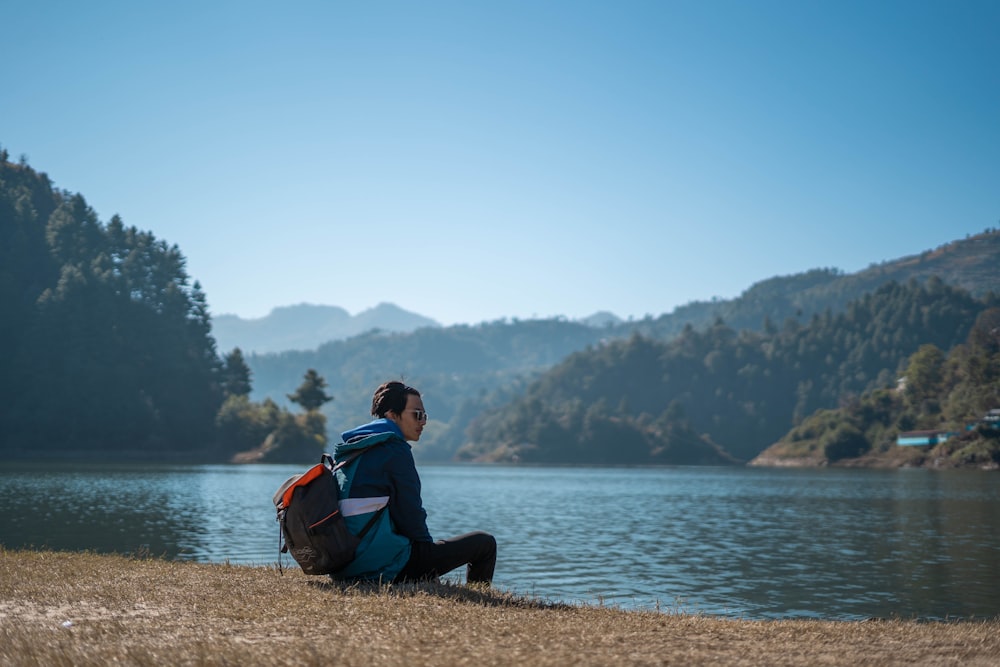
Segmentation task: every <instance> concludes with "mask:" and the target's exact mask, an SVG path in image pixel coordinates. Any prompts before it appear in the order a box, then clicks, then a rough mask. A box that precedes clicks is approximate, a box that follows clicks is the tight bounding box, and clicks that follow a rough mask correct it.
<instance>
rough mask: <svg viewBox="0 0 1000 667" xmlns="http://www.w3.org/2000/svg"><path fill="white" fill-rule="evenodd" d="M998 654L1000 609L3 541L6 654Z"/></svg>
mask: <svg viewBox="0 0 1000 667" xmlns="http://www.w3.org/2000/svg"><path fill="white" fill-rule="evenodd" d="M108 664H116V665H241V666H242V665H269V666H270V665H297V666H300V665H348V666H350V665H364V666H366V667H367V666H371V665H476V666H479V665H630V664H631V665H963V666H966V665H1000V619H993V620H986V621H978V622H975V621H965V622H954V623H921V622H916V621H909V620H880V621H865V622H837V621H806V620H787V621H750V620H732V619H719V618H711V617H707V616H700V615H690V614H683V613H658V612H653V611H625V610H620V609H611V608H601V607H588V606H567V605H560V604H551V603H548V602H545V601H540V600H532V599H527V598H524V597H518V596H514V595H510V594H508V593H504V592H500V591H495V590H491V589H482V588H471V587H464V586H456V585H452V584H427V585H421V586H415V585H407V586H382V587H380V586H374V585H372V586H346V587H345V586H339V585H334V584H332V583H330V582H329V581H327V580H325V578H322V577H307V576H305V575H303V574H302V573H301V572H300V571H299V570H298V569H294V570H286V571H285V573H284V575H281V574H279V573H278V571H277V570H276V569H274V568H270V567H243V566H232V565H221V564H215V565H212V564H195V563H183V562H173V561H165V560H159V559H143V558H129V557H125V556H106V555H95V554H86V553H83V554H81V553H55V552H44V551H43V552H36V551H7V550H3V548H2V547H0V665H4V666H7V665H15V666H18V665H39V666H41V665H45V666H51V665H67V666H69V665H73V666H81V665H108Z"/></svg>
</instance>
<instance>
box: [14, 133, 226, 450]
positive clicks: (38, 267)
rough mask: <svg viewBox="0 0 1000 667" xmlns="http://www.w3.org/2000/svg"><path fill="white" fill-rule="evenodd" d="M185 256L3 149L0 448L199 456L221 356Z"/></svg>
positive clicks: (206, 439)
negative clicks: (99, 211)
mask: <svg viewBox="0 0 1000 667" xmlns="http://www.w3.org/2000/svg"><path fill="white" fill-rule="evenodd" d="M184 264H185V262H184V258H183V256H182V255H181V253H180V251H179V250H178V248H177V247H176V246H170V245H168V244H167V243H165V242H164V241H161V240H158V239H157V238H156V237H155V236H154V235H153V234H151V233H149V232H143V231H140V230H138V229H136V228H135V227H127V226H125V224H124V223H123V222H122V221H121V220H120V219H119V218H118V217H117V216H116V217H113V218H112V219H111V221H110V222H109V223H108V224H106V225H105V224H102V223H101V222H99V221H98V219H97V216H96V214H95V213H94V211H93V210H92V209H90V207H89V206H87V203H86V201H85V200H84V199H83V197H82V196H81V195H76V194H70V193H67V192H62V191H59V190H56V189H55V188H54V187H53V186H52V183H51V182H50V181H49V179H48V177H47V176H46V175H45V174H43V173H39V172H36V171H34V170H33V169H31V168H30V167H29V166H27V164H24V163H22V164H14V163H11V162H9V161H8V160H7V153H6V151H3V150H0V310H2V312H3V317H2V318H0V349H2V350H3V354H2V355H0V405H2V408H0V455H8V454H14V453H18V452H20V453H32V452H34V453H36V454H41V453H43V452H45V451H46V449H49V450H61V451H73V452H79V453H84V452H88V451H91V452H97V451H115V452H119V453H124V452H128V454H123V455H131V454H133V453H141V452H145V453H152V454H153V455H156V456H159V455H160V454H166V453H169V451H174V452H186V453H189V454H192V455H194V454H195V453H197V456H200V455H201V454H202V453H204V450H205V449H206V448H207V447H209V446H210V444H211V443H212V442H213V440H214V429H215V424H214V420H215V416H216V413H217V411H218V410H219V407H220V405H221V404H222V402H223V399H224V392H223V389H222V387H221V374H222V363H221V360H220V359H219V358H218V357H217V355H216V351H215V342H214V340H213V339H212V337H211V335H210V328H211V321H210V318H209V315H208V310H207V308H206V305H205V296H204V294H203V293H202V292H201V290H200V288H199V286H198V283H197V282H195V283H192V282H191V280H190V278H189V277H188V275H187V273H186V271H185V268H184Z"/></svg>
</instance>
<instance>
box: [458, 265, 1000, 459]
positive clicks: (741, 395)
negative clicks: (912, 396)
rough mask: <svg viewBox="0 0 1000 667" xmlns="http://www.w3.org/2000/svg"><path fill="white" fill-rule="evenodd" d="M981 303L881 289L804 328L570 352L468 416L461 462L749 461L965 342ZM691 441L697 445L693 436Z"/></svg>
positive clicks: (633, 340) (952, 292)
mask: <svg viewBox="0 0 1000 667" xmlns="http://www.w3.org/2000/svg"><path fill="white" fill-rule="evenodd" d="M990 303H996V299H995V298H994V297H992V296H991V297H989V299H988V301H981V300H977V299H975V298H973V297H972V296H971V295H970V294H969V293H968V292H965V291H964V290H960V289H956V288H953V287H949V286H947V285H945V284H944V283H942V282H941V281H940V280H937V279H931V280H930V281H929V282H928V283H927V284H926V285H921V284H918V283H917V282H916V281H912V282H910V283H909V284H907V285H899V284H896V283H890V284H889V285H886V286H884V287H882V288H880V289H879V290H877V291H876V292H874V293H873V294H870V295H867V296H865V297H863V298H861V299H860V300H858V301H856V302H852V303H851V304H849V305H848V307H847V308H846V310H845V311H844V312H842V313H840V314H837V315H834V314H832V313H830V312H827V313H826V314H824V315H822V316H819V315H817V316H814V317H813V318H812V320H811V321H810V322H809V323H808V324H807V325H805V326H801V325H799V324H798V323H797V322H796V321H795V320H791V319H790V320H787V321H786V322H785V324H784V326H783V327H781V328H780V329H778V328H775V327H773V326H771V327H769V328H768V329H766V330H765V331H763V332H753V331H747V330H744V331H739V332H738V331H736V330H734V329H732V328H731V327H729V326H727V325H726V324H724V323H723V322H721V321H719V322H717V323H716V324H715V325H714V326H712V327H710V328H709V329H707V330H705V331H698V330H696V329H694V328H693V327H688V328H686V329H685V330H684V331H683V332H682V333H681V335H680V336H678V337H677V338H676V339H674V340H672V341H666V342H664V341H656V340H653V339H650V338H647V337H644V336H641V335H639V334H634V335H633V336H632V337H630V338H629V339H628V340H623V341H611V342H608V343H606V344H602V345H598V346H595V347H592V348H590V349H587V350H584V351H582V352H578V353H575V354H573V355H571V356H570V357H569V358H568V359H566V360H565V361H564V362H562V363H560V364H559V365H557V366H556V367H554V368H553V369H551V370H550V371H548V372H546V373H544V374H543V375H541V376H540V377H539V378H538V379H536V380H535V381H533V382H532V383H531V384H530V385H529V386H528V388H527V389H526V391H525V392H524V395H523V396H520V397H518V398H516V399H515V400H513V401H512V402H510V403H509V404H507V405H504V406H502V407H500V408H497V409H494V410H492V411H490V412H488V413H486V414H483V415H481V416H480V417H478V418H477V419H476V420H475V421H474V422H473V424H472V426H471V428H470V429H469V438H468V440H469V442H468V444H467V445H466V446H464V447H463V448H462V449H461V450H460V452H459V455H460V456H461V457H462V458H467V459H472V460H512V459H515V460H523V461H538V462H552V463H554V462H570V461H586V462H601V463H612V462H620V463H651V462H657V463H721V462H724V461H725V460H726V459H727V456H726V455H728V458H729V459H732V460H741V461H747V460H749V459H751V458H753V457H754V456H756V455H757V454H759V453H760V452H761V451H762V450H763V449H765V448H766V447H767V446H768V445H770V444H772V443H774V442H775V441H777V440H778V439H779V438H780V437H781V436H782V435H784V434H785V433H786V432H787V431H788V430H789V429H790V428H791V427H792V426H793V425H794V424H796V423H798V422H799V421H801V420H802V419H804V418H805V417H807V416H808V415H810V414H812V413H813V412H815V411H816V410H818V409H820V408H834V407H837V406H838V405H839V404H840V402H841V401H842V400H845V399H847V398H848V397H851V396H858V395H860V394H862V393H863V392H865V391H870V390H872V389H875V388H878V387H884V386H890V385H894V384H895V382H896V378H897V375H898V372H899V371H901V370H902V364H903V363H904V362H905V361H906V359H907V358H908V357H909V356H910V355H911V354H913V353H914V352H916V351H917V350H918V349H919V348H920V346H922V345H926V344H931V345H934V346H936V347H937V348H939V349H943V350H948V349H951V348H952V347H953V346H955V345H957V344H959V343H961V342H963V341H965V340H966V337H967V336H968V334H969V331H970V330H971V328H972V325H973V323H974V322H975V320H976V317H977V316H979V315H980V313H982V312H983V311H984V310H986V309H987V308H988V307H989V305H988V304H990ZM695 434H700V435H697V436H696V435H695Z"/></svg>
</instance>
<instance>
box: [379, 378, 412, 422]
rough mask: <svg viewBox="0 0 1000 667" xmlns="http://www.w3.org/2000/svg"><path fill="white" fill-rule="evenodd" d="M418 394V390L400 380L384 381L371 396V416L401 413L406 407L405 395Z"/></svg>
mask: <svg viewBox="0 0 1000 667" xmlns="http://www.w3.org/2000/svg"><path fill="white" fill-rule="evenodd" d="M410 394H413V395H414V396H419V395H420V392H419V391H417V390H416V389H414V388H413V387H410V386H409V385H405V384H403V383H402V382H396V381H392V382H385V383H383V384H382V385H381V386H380V387H379V388H378V389H376V390H375V395H374V396H372V417H385V415H386V414H387V413H389V412H395V413H396V414H397V415H400V414H403V410H405V409H406V401H407V398H406V397H407V396H409V395H410Z"/></svg>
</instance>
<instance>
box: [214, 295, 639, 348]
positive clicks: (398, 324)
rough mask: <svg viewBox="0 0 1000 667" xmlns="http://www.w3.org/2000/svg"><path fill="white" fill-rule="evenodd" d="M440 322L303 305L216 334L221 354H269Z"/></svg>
mask: <svg viewBox="0 0 1000 667" xmlns="http://www.w3.org/2000/svg"><path fill="white" fill-rule="evenodd" d="M579 322H580V323H581V324H585V325H586V326H589V327H595V328H605V327H610V326H617V325H619V324H621V323H622V319H621V318H620V317H618V316H617V315H615V314H614V313H609V312H605V311H601V312H598V313H594V314H593V315H591V316H590V317H585V318H583V319H581V320H579ZM440 326H441V325H440V324H439V323H438V322H436V321H435V320H433V319H431V318H429V317H424V316H423V315H418V314H417V313H411V312H410V311H408V310H403V309H402V308H400V307H399V306H396V305H394V304H391V303H380V304H379V305H377V306H375V307H374V308H369V309H368V310H365V311H362V312H360V313H358V314H357V315H351V314H350V313H348V312H347V311H346V310H344V309H343V308H340V307H339V306H322V305H316V304H310V303H300V304H297V305H294V306H280V307H278V308H274V309H273V310H272V311H271V312H270V313H268V314H267V315H265V316H264V317H259V318H255V319H244V318H242V317H239V316H238V315H219V316H216V317H214V318H212V334H213V335H214V336H215V341H216V345H217V346H218V349H219V352H220V353H223V354H224V353H226V352H229V351H231V350H232V349H233V348H234V347H238V348H240V349H241V350H242V351H243V352H247V353H251V352H252V353H256V354H268V353H272V352H288V351H292V350H315V349H316V348H318V347H319V346H320V345H322V344H323V343H330V342H333V341H338V340H344V339H346V338H351V337H352V336H357V335H358V334H362V333H366V332H369V331H381V332H384V333H411V332H413V331H416V330H417V329H423V328H425V327H440Z"/></svg>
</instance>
